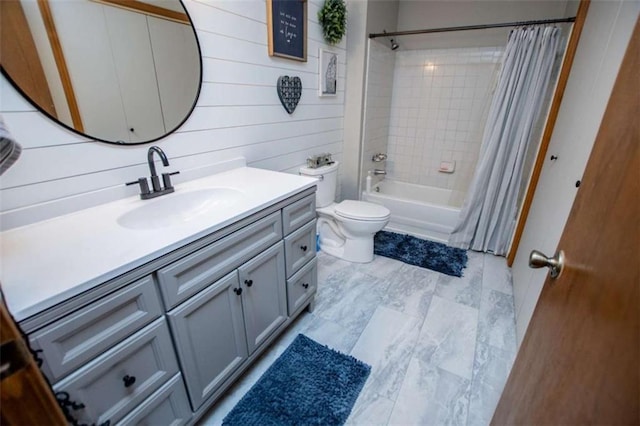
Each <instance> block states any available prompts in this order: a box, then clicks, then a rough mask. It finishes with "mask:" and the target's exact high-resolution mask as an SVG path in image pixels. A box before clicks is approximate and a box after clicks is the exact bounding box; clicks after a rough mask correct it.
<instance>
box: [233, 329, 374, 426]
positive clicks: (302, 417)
mask: <svg viewBox="0 0 640 426" xmlns="http://www.w3.org/2000/svg"><path fill="white" fill-rule="evenodd" d="M370 370H371V367H369V366H368V365H367V364H365V363H363V362H362V361H359V360H357V359H355V358H354V357H352V356H349V355H344V354H342V353H340V352H337V351H334V350H333V349H329V348H328V347H326V346H322V345H321V344H319V343H317V342H315V341H313V340H311V339H309V338H308V337H306V336H304V335H302V334H298V336H297V337H296V338H295V340H294V341H293V342H292V343H291V345H289V347H288V348H287V349H286V350H285V351H284V353H283V354H282V355H280V357H278V359H277V360H276V361H275V362H274V363H273V364H272V365H271V367H269V369H268V370H267V371H266V372H265V373H264V374H263V375H262V377H260V379H259V380H258V381H257V382H256V384H255V385H253V387H251V389H249V392H247V394H246V395H245V396H243V397H242V399H241V400H240V401H239V402H238V404H237V405H236V406H235V407H234V408H233V410H231V412H229V414H227V416H226V417H225V418H224V420H223V421H222V424H223V425H230V426H232V425H242V426H244V425H260V426H266V425H274V426H275V425H340V424H344V422H345V421H346V420H347V417H349V413H351V409H352V408H353V404H354V403H355V402H356V398H358V394H359V393H360V390H362V387H363V386H364V382H365V381H366V380H367V377H368V376H369V372H370Z"/></svg>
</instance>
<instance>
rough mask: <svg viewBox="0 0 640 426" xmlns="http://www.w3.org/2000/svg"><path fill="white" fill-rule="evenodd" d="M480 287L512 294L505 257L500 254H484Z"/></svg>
mask: <svg viewBox="0 0 640 426" xmlns="http://www.w3.org/2000/svg"><path fill="white" fill-rule="evenodd" d="M482 288H483V289H485V290H486V289H492V290H496V291H501V292H503V293H506V294H513V285H512V279H511V270H510V269H509V268H508V267H507V259H505V258H504V257H502V256H492V255H490V254H486V255H485V256H484V270H483V274H482Z"/></svg>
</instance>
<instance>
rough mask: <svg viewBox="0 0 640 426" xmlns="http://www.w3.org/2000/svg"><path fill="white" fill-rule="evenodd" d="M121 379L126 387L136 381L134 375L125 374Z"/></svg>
mask: <svg viewBox="0 0 640 426" xmlns="http://www.w3.org/2000/svg"><path fill="white" fill-rule="evenodd" d="M122 381H123V382H124V387H125V388H128V387H130V386H133V384H134V383H135V382H136V376H130V375H128V374H127V375H126V376H124V377H123V378H122Z"/></svg>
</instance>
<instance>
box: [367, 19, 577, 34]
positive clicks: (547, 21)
mask: <svg viewBox="0 0 640 426" xmlns="http://www.w3.org/2000/svg"><path fill="white" fill-rule="evenodd" d="M575 20H576V17H575V16H573V17H571V18H558V19H541V20H537V21H520V22H504V23H501V24H484V25H467V26H462V27H445V28H431V29H424V30H410V31H395V32H392V33H387V32H383V33H371V34H369V38H378V37H397V36H405V35H415V34H429V33H444V32H449V31H467V30H484V29H487V28H502V27H518V26H521V25H538V24H555V23H559V22H575Z"/></svg>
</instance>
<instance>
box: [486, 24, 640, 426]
mask: <svg viewBox="0 0 640 426" xmlns="http://www.w3.org/2000/svg"><path fill="white" fill-rule="evenodd" d="M639 68H640V34H639V23H638V22H636V27H635V30H634V33H633V35H632V38H631V41H630V43H629V46H628V48H627V53H626V55H625V58H624V61H623V63H622V66H621V68H620V72H619V74H618V78H617V80H616V84H615V86H614V89H613V92H612V94H611V98H610V99H609V104H608V106H607V110H606V112H605V115H604V118H603V120H602V123H601V125H600V130H599V133H598V136H597V138H596V142H595V145H594V148H593V151H592V153H591V157H590V159H589V162H588V164H587V168H586V171H585V174H584V177H583V180H582V185H581V187H580V190H579V191H578V194H577V197H576V200H575V202H574V205H573V208H572V210H571V215H570V217H569V220H568V221H567V224H566V226H565V229H564V232H563V235H562V238H561V240H560V243H559V246H558V249H562V250H564V251H565V255H566V265H565V270H564V272H563V273H562V275H561V276H560V277H559V278H558V279H556V280H551V279H550V278H549V277H547V281H546V282H545V285H544V288H543V290H542V294H541V296H540V299H539V301H538V305H537V306H536V310H535V312H534V314H533V318H532V320H531V323H530V325H529V329H528V330H527V333H526V335H525V338H524V341H523V343H522V347H521V349H520V352H519V353H518V356H517V358H516V361H515V364H514V367H513V370H512V371H511V375H510V376H509V379H508V381H507V384H506V386H505V389H504V392H503V394H502V397H501V399H500V402H499V403H498V407H497V409H496V412H495V414H494V417H493V420H492V424H496V425H505V424H629V425H631V424H634V425H636V424H640V407H639V405H640V404H639V402H640V400H639V398H640V392H639V387H640V356H639V352H640V326H639V319H638V318H639V316H640V300H639V297H640V291H639V287H640V272H639V271H640V266H639V264H640V256H639V246H640V232H639V219H640V149H639V148H640V126H639V122H640V120H639V117H640V115H639V112H640V95H639V94H640V88H639V87H638V86H639V83H640V79H638V71H637V70H638V69H639ZM547 254H548V255H550V254H552V253H547Z"/></svg>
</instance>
